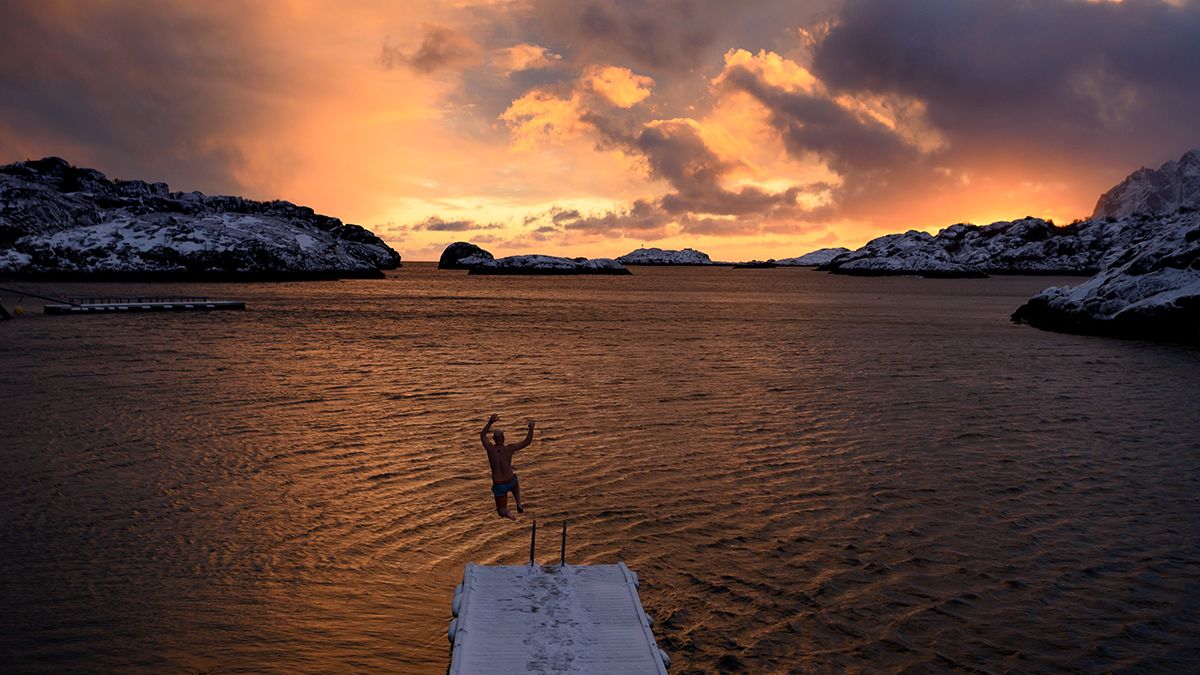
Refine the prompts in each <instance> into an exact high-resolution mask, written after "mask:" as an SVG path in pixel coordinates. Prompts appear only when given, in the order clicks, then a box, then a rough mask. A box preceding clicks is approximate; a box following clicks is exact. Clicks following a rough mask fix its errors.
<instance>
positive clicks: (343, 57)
mask: <svg viewBox="0 0 1200 675" xmlns="http://www.w3.org/2000/svg"><path fill="white" fill-rule="evenodd" d="M0 52H2V53H0V162H5V163H6V162H10V161H19V160H23V159H27V158H35V157H41V156H45V155H60V156H62V157H65V158H66V159H68V160H69V161H71V162H72V163H74V164H77V165H82V166H91V167H95V168H98V169H100V170H101V171H104V172H105V173H107V174H109V175H110V176H112V177H120V178H142V179H147V180H165V181H167V182H169V183H170V184H171V186H172V188H173V189H180V190H192V189H198V190H202V191H205V192H210V193H232V194H241V195H245V196H248V197H253V198H258V199H270V198H281V199H287V200H289V201H293V202H296V203H299V204H305V205H308V206H312V207H313V208H315V209H316V210H318V211H320V212H322V213H326V214H329V215H333V216H337V217H339V218H342V219H343V220H345V221H347V222H354V223H359V224H362V225H364V226H366V227H368V228H370V229H373V230H374V231H375V232H377V233H378V234H380V235H381V236H383V237H384V238H385V239H386V240H388V242H389V243H391V244H392V245H393V246H394V247H395V248H396V249H397V250H398V251H400V253H401V254H402V255H403V256H404V258H405V259H406V260H430V259H436V257H437V255H438V253H439V252H440V251H441V249H442V248H443V247H444V246H445V245H446V244H447V243H449V242H452V241H456V240H469V241H474V242H477V243H479V244H481V245H483V246H484V247H485V248H488V249H489V250H492V251H493V252H495V253H497V254H509V253H519V252H541V253H551V254H569V255H587V256H615V255H620V254H623V253H626V252H628V251H629V250H631V249H632V248H636V247H638V246H641V245H652V246H661V247H669V248H679V247H683V246H692V247H696V248H699V249H701V250H704V251H707V252H708V253H710V254H711V255H712V256H713V257H714V258H717V259H745V258H754V257H757V258H766V257H785V256H793V255H799V254H801V253H804V252H807V251H809V250H812V249H815V248H819V247H824V246H834V245H846V246H852V247H853V246H858V245H861V244H862V243H864V242H865V241H866V240H867V239H870V238H871V237H874V236H878V235H880V234H885V233H887V232H893V231H897V230H904V229H909V228H916V229H929V230H933V231H936V230H937V229H939V228H941V227H944V226H946V225H948V224H951V223H955V222H963V221H966V222H976V223H987V222H991V221H994V220H999V219H1011V218H1015V217H1021V216H1025V215H1038V216H1042V217H1047V218H1053V219H1054V220H1055V221H1057V222H1060V223H1066V222H1069V221H1070V220H1072V219H1074V218H1079V217H1084V216H1086V215H1088V214H1089V213H1090V212H1091V209H1092V207H1093V206H1094V204H1095V201H1096V198H1097V196H1098V195H1099V193H1100V192H1101V191H1103V190H1104V189H1106V188H1107V187H1109V186H1110V185H1112V184H1113V183H1115V182H1117V181H1119V180H1120V179H1121V178H1123V177H1124V176H1125V175H1126V174H1128V173H1129V172H1130V171H1132V170H1133V169H1135V168H1137V167H1139V166H1142V165H1154V166H1157V165H1158V164H1159V163H1161V162H1163V161H1166V160H1168V159H1174V158H1177V157H1178V156H1179V155H1181V154H1182V153H1183V152H1184V151H1185V150H1187V149H1189V148H1192V147H1196V146H1200V125H1198V123H1197V110H1200V2H1192V1H1190V0H1175V1H1172V2H1166V1H1164V0H1126V1H1125V2H1089V1H1086V0H1028V1H1018V0H812V1H808V2H805V1H803V0H791V1H786V2H776V1H762V2H747V3H735V2H724V1H719V0H653V1H649V2H622V1H619V0H592V1H581V2H551V1H548V0H545V1H540V0H512V1H492V2H488V1H480V2H471V1H468V0H459V1H457V2H427V1H423V0H413V1H409V2H384V1H382V0H366V1H358V2H356V1H344V2H334V1H332V0H330V1H324V0H276V1H259V0H255V1H247V2H240V1H237V0H221V1H220V2H212V1H211V0H206V1H203V2H182V1H180V2H156V3H150V2H136V1H107V0H78V1H74V2H72V1H57V0H37V1H32V0H30V1H27V2H22V1H20V0H17V1H12V0H10V1H7V2H4V3H3V4H2V5H0Z"/></svg>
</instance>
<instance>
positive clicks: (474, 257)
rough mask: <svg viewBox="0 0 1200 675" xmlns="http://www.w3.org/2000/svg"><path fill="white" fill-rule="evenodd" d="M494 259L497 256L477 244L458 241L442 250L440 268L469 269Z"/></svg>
mask: <svg viewBox="0 0 1200 675" xmlns="http://www.w3.org/2000/svg"><path fill="white" fill-rule="evenodd" d="M494 259H495V256H493V255H492V254H491V253H488V252H487V251H485V250H483V249H482V248H479V247H478V246H476V245H475V244H472V243H469V242H465V241H456V242H454V243H453V244H450V245H449V246H447V247H446V250H445V251H442V257H441V258H440V259H439V260H438V269H439V270H469V269H471V268H472V267H474V266H475V265H479V264H482V263H485V262H487V261H489V260H494Z"/></svg>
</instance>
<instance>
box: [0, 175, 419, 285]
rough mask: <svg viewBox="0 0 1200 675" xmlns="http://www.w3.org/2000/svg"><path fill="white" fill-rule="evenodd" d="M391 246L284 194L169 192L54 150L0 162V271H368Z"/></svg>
mask: <svg viewBox="0 0 1200 675" xmlns="http://www.w3.org/2000/svg"><path fill="white" fill-rule="evenodd" d="M399 265H400V255H399V254H398V253H396V251H394V250H393V249H392V248H391V247H390V246H388V245H387V244H385V243H384V242H383V240H381V239H380V238H379V237H377V236H375V234H373V233H372V232H370V231H369V230H366V229H365V228H362V227H360V226H358V225H346V224H343V223H342V221H340V220H338V219H337V218H331V217H329V216H323V215H320V214H317V213H315V212H314V211H313V210H312V209H310V208H307V207H304V206H297V205H295V204H292V203H290V202H285V201H269V202H263V201H254V200H250V199H243V198H242V197H231V196H209V195H204V194H201V193H199V192H171V191H170V189H169V188H168V187H167V185H166V184H165V183H146V182H144V181H138V180H110V179H109V178H107V177H105V175H104V174H102V173H100V172H99V171H96V170H94V169H86V168H79V167H74V166H71V165H70V164H68V163H67V162H66V161H65V160H62V159H59V158H57V157H47V158H45V159H41V160H33V161H27V162H19V163H16V164H9V165H6V166H0V275H3V276H7V277H15V278H27V279H28V278H41V279H65V278H71V279H85V280H152V281H154V280H275V279H333V278H342V277H364V278H377V277H382V276H383V270H388V269H394V268H396V267H398V266H399Z"/></svg>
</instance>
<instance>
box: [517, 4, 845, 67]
mask: <svg viewBox="0 0 1200 675" xmlns="http://www.w3.org/2000/svg"><path fill="white" fill-rule="evenodd" d="M836 1H837V0H807V1H806V2H803V3H798V2H795V0H757V1H756V2H752V3H735V2H729V1H728V0H585V1H584V2H556V1H554V0H538V2H536V16H537V18H538V20H539V24H540V33H541V34H543V35H545V36H546V39H547V40H549V41H550V42H551V44H554V45H556V46H559V45H561V46H562V48H563V51H564V52H566V53H569V54H570V55H571V58H573V59H574V60H576V61H577V62H585V63H614V64H617V65H624V66H631V67H635V68H640V69H645V70H648V71H651V72H652V73H664V72H667V71H693V70H705V69H707V68H709V67H712V66H719V64H720V62H721V54H723V53H724V52H725V50H727V49H729V48H730V47H738V46H745V45H755V46H765V47H767V48H772V47H773V46H774V43H775V41H776V40H778V39H779V38H781V37H783V32H784V31H785V30H786V29H788V28H790V27H795V26H798V25H800V24H801V23H805V22H808V21H810V20H812V19H813V17H815V16H817V15H820V14H822V13H823V12H825V11H827V10H828V9H829V7H831V6H832V5H834V4H836ZM566 47H570V49H569V50H568V49H566Z"/></svg>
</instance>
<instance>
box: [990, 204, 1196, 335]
mask: <svg viewBox="0 0 1200 675" xmlns="http://www.w3.org/2000/svg"><path fill="white" fill-rule="evenodd" d="M1121 222H1123V223H1127V224H1131V225H1132V224H1133V223H1130V221H1128V220H1127V221H1121ZM1134 222H1136V223H1137V225H1138V227H1137V228H1136V229H1137V230H1138V231H1140V232H1143V233H1144V232H1147V231H1149V232H1150V234H1149V235H1148V236H1145V237H1144V238H1142V239H1141V240H1140V241H1137V242H1135V243H1133V244H1132V245H1130V246H1128V247H1127V248H1125V249H1124V250H1123V251H1121V252H1120V253H1118V254H1117V255H1115V256H1114V257H1113V258H1112V259H1111V260H1110V261H1108V266H1107V267H1106V269H1104V270H1103V271H1101V272H1100V273H1099V274H1097V275H1096V276H1094V277H1092V278H1091V279H1088V280H1087V281H1086V282H1084V283H1082V284H1080V285H1078V286H1074V287H1065V286H1063V287H1055V288H1047V289H1046V290H1044V291H1042V292H1041V293H1040V294H1038V295H1037V296H1035V297H1033V298H1032V299H1030V300H1029V302H1027V303H1025V304H1024V305H1022V306H1021V307H1020V308H1019V309H1017V311H1016V312H1015V313H1014V314H1013V317H1012V318H1013V321H1017V322H1026V323H1030V324H1032V325H1034V326H1037V327H1039V328H1045V329H1048V330H1057V331H1064V332H1070V333H1092V334H1108V335H1120V336H1125V337H1140V338H1151V339H1169V340H1182V341H1187V342H1193V343H1200V214H1198V213H1197V212H1195V211H1191V210H1190V209H1187V208H1186V207H1185V210H1184V211H1182V212H1177V213H1176V214H1175V215H1173V216H1167V217H1164V218H1161V219H1151V220H1149V221H1147V219H1144V218H1143V219H1137V220H1136V221H1134ZM1147 222H1151V223H1153V227H1150V228H1147V227H1145V225H1146V223H1147Z"/></svg>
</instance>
